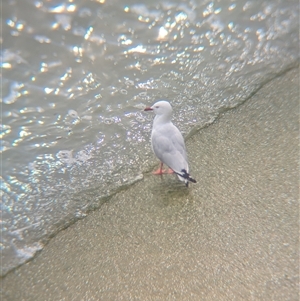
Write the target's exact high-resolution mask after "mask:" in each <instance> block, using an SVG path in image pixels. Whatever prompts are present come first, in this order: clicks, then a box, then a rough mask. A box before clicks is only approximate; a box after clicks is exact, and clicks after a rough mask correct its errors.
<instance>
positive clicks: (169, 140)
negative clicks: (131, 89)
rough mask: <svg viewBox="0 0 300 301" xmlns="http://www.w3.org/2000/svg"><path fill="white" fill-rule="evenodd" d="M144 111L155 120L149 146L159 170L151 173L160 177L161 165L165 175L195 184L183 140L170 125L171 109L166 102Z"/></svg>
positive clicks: (174, 127) (175, 128)
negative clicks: (153, 115)
mask: <svg viewBox="0 0 300 301" xmlns="http://www.w3.org/2000/svg"><path fill="white" fill-rule="evenodd" d="M144 111H153V112H154V114H155V118H154V121H153V127H152V133H151V146H152V150H153V152H154V154H155V155H156V157H157V158H158V159H159V160H160V162H161V163H160V168H159V169H158V170H157V171H155V172H153V173H154V174H158V175H161V174H163V173H166V171H163V169H162V168H163V164H166V165H167V166H168V167H169V168H170V170H169V171H167V173H175V174H176V175H177V176H178V178H179V180H180V181H183V182H185V186H186V187H188V185H189V182H192V183H196V180H194V179H193V178H191V177H190V175H189V165H188V162H187V155H186V149H185V144H184V139H183V137H182V135H181V133H180V131H179V130H178V128H177V127H176V126H175V125H174V124H173V123H172V121H171V118H172V107H171V105H170V103H169V102H168V101H165V100H162V101H158V102H156V103H155V104H154V105H153V106H152V107H146V108H145V109H144Z"/></svg>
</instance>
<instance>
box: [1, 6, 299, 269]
mask: <svg viewBox="0 0 300 301" xmlns="http://www.w3.org/2000/svg"><path fill="white" fill-rule="evenodd" d="M198 2H199V1H192V0H191V1H179V0H174V1H151V3H148V2H146V1H144V3H143V2H140V1H139V2H135V1H128V2H126V4H125V3H124V1H121V0H119V1H118V0H117V1H113V2H111V1H105V0H103V1H93V2H92V1H90V2H86V1H83V0H75V1H69V2H68V1H55V2H53V1H50V2H42V1H35V0H32V1H31V0H28V1H22V2H18V5H16V1H15V0H10V1H6V2H4V3H3V4H2V19H3V24H4V25H3V33H2V38H1V43H2V52H1V67H2V75H3V78H2V96H3V97H2V111H3V122H2V125H1V138H2V143H1V153H2V182H1V189H2V202H1V210H2V230H3V234H2V242H1V250H2V257H3V261H2V262H3V265H2V274H5V273H7V272H8V271H9V270H11V269H13V268H14V267H16V266H18V265H20V264H22V263H24V262H25V261H27V260H28V259H30V258H32V257H33V256H34V254H35V253H36V252H37V251H39V250H41V249H42V248H43V245H44V243H45V242H47V240H48V239H49V237H51V236H53V235H54V234H55V233H57V232H58V231H59V230H60V229H63V228H64V227H66V226H68V225H69V224H70V223H72V222H74V221H75V220H77V219H79V218H82V217H84V216H86V214H87V213H88V211H90V210H92V209H94V208H98V207H99V206H100V205H101V204H102V203H103V202H104V201H105V200H106V199H107V197H109V196H110V195H111V194H112V193H115V192H116V191H118V190H119V189H121V188H122V187H125V186H126V185H130V184H131V183H134V182H135V181H137V180H139V179H141V178H142V175H143V172H145V171H147V170H149V168H151V166H152V165H153V164H154V162H155V159H154V156H153V155H152V153H151V149H150V144H149V136H150V134H149V132H150V129H151V121H152V117H151V116H149V115H146V114H144V112H143V108H144V107H145V106H146V105H149V104H152V103H154V102H155V101H156V100H158V99H169V100H170V101H171V103H172V105H173V107H174V122H175V124H177V125H178V126H179V127H180V129H181V130H182V131H183V133H184V134H186V135H187V134H188V133H190V132H192V131H194V130H197V129H200V128H201V127H203V126H205V125H207V124H209V123H211V122H213V121H214V120H215V118H216V117H217V116H218V115H219V114H220V112H223V111H224V110H227V109H230V108H233V107H235V106H237V105H239V104H241V103H242V102H243V101H245V100H246V99H248V98H249V97H250V96H251V95H252V94H253V93H255V91H257V89H259V88H260V87H261V86H262V85H263V84H264V83H266V82H267V81H268V80H270V79H272V78H274V77H275V76H277V75H278V74H280V73H282V72H284V71H286V70H287V69H289V68H292V67H294V66H296V65H297V64H298V60H299V52H298V49H299V48H298V47H299V41H298V28H299V11H298V1H283V0H282V1H279V0H277V1H271V0H270V1H262V2H260V3H259V4H258V3H257V2H256V1H229V0H226V1H202V3H201V4H199V3H198ZM54 3H55V4H54ZM283 101H284V100H283Z"/></svg>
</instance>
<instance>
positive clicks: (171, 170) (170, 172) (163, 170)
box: [153, 168, 174, 175]
mask: <svg viewBox="0 0 300 301" xmlns="http://www.w3.org/2000/svg"><path fill="white" fill-rule="evenodd" d="M172 173H174V170H173V169H171V168H169V169H161V168H159V169H158V170H156V171H153V174H154V175H163V174H172Z"/></svg>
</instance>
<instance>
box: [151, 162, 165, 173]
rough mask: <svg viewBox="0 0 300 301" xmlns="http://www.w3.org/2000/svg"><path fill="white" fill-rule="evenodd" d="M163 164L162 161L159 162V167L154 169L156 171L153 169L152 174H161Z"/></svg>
mask: <svg viewBox="0 0 300 301" xmlns="http://www.w3.org/2000/svg"><path fill="white" fill-rule="evenodd" d="M163 165H164V164H163V163H162V162H160V167H159V169H158V170H156V171H153V174H154V175H162V174H163V170H162V168H163Z"/></svg>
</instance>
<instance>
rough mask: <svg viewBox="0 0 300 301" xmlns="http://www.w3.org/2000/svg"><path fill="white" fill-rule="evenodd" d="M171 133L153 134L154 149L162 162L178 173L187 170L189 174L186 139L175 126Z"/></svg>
mask: <svg viewBox="0 0 300 301" xmlns="http://www.w3.org/2000/svg"><path fill="white" fill-rule="evenodd" d="M173 127H174V128H172V130H171V131H168V130H167V131H165V132H156V131H154V132H153V134H152V148H153V151H154V153H155V155H156V156H157V157H158V159H159V160H160V161H162V162H163V163H165V164H166V165H168V166H169V167H170V168H171V169H173V170H174V171H176V172H181V170H182V169H185V170H186V171H187V172H188V163H187V158H186V150H185V144H184V139H183V137H182V135H181V133H180V132H179V130H178V129H177V128H176V127H175V126H173Z"/></svg>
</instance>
